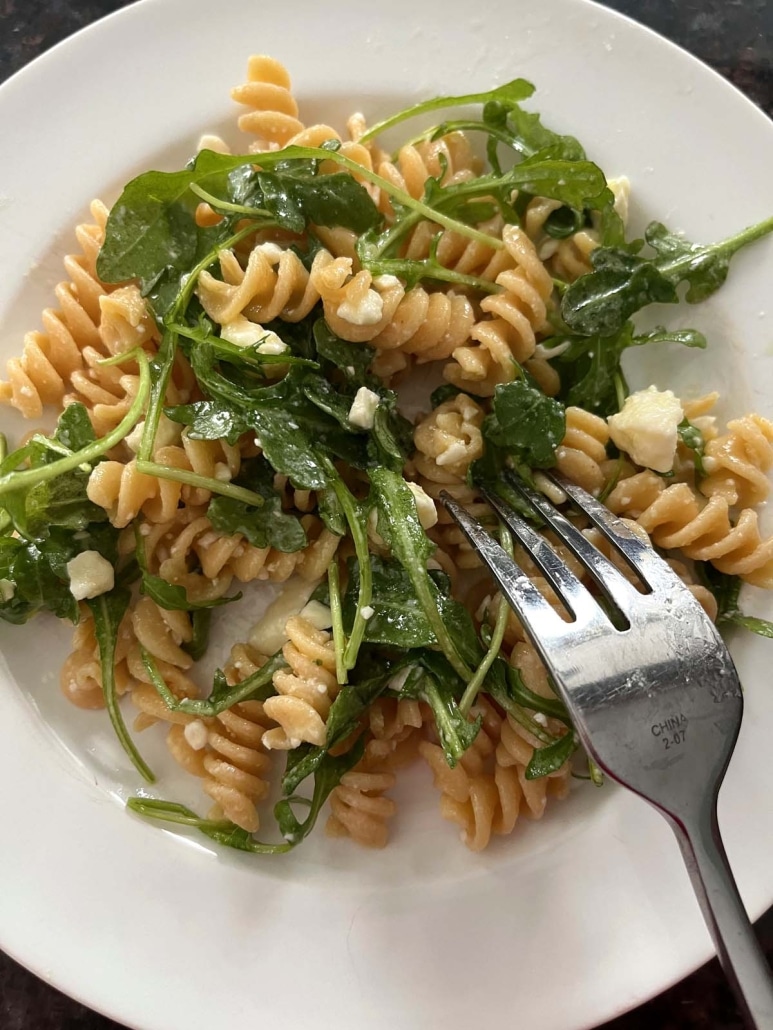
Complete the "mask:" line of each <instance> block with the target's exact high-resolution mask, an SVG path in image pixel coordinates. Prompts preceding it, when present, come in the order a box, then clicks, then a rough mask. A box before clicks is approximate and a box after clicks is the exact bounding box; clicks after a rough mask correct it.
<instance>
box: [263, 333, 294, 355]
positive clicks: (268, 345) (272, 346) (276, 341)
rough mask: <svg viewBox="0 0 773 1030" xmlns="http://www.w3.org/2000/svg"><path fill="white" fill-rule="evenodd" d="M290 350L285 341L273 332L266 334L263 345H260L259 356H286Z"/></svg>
mask: <svg viewBox="0 0 773 1030" xmlns="http://www.w3.org/2000/svg"><path fill="white" fill-rule="evenodd" d="M289 349H290V348H289V347H288V346H287V344H286V343H285V342H284V340H282V339H280V337H278V336H277V335H276V333H273V332H272V333H266V336H265V339H264V340H263V343H259V344H258V354H284V352H285V351H286V350H289Z"/></svg>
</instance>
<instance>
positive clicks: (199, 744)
mask: <svg viewBox="0 0 773 1030" xmlns="http://www.w3.org/2000/svg"><path fill="white" fill-rule="evenodd" d="M183 736H184V737H185V739H186V740H187V741H188V743H189V744H190V746H191V747H192V748H193V750H194V751H201V750H202V749H203V748H205V747H206V746H207V727H206V726H205V725H204V723H203V722H202V721H201V719H194V720H193V722H189V723H188V724H187V726H186V727H185V729H184V730H183Z"/></svg>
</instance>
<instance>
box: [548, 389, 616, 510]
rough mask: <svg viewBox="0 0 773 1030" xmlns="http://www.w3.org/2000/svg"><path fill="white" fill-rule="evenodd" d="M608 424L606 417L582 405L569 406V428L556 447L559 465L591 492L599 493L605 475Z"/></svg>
mask: <svg viewBox="0 0 773 1030" xmlns="http://www.w3.org/2000/svg"><path fill="white" fill-rule="evenodd" d="M608 442H609V428H608V426H607V423H606V421H605V420H604V419H603V418H599V416H598V415H594V414H592V413H591V412H589V411H584V410H583V409H582V408H577V407H574V406H570V407H568V408H567V409H566V431H565V433H564V438H563V440H562V441H561V443H560V444H559V446H558V447H557V448H556V468H557V469H558V471H559V472H562V473H563V474H564V475H565V476H566V477H567V478H568V479H571V480H572V482H573V483H576V484H577V485H578V486H581V487H582V488H583V489H584V490H587V491H588V493H591V494H593V495H594V496H598V494H599V493H600V492H601V490H602V489H603V487H604V483H605V479H606V475H605V471H604V469H603V464H604V462H606V460H607V443H608Z"/></svg>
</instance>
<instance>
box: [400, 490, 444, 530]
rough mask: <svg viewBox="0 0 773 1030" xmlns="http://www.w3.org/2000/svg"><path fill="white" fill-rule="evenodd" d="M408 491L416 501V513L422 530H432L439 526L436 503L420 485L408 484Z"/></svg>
mask: <svg viewBox="0 0 773 1030" xmlns="http://www.w3.org/2000/svg"><path fill="white" fill-rule="evenodd" d="M407 486H408V489H409V490H410V491H411V493H412V494H413V499H414V501H416V511H417V513H418V516H419V522H420V523H421V528H422V529H432V527H433V526H434V525H436V524H437V508H436V507H435V502H434V501H433V500H432V498H431V497H430V496H429V494H428V493H427V492H426V491H425V490H424V488H423V487H421V486H419V484H418V483H408V484H407Z"/></svg>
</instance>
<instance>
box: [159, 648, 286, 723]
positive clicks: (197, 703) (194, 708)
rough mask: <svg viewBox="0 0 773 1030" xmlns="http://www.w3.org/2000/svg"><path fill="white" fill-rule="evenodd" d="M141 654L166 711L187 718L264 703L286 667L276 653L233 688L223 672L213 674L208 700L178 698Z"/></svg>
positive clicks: (207, 716)
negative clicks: (280, 672) (279, 671)
mask: <svg viewBox="0 0 773 1030" xmlns="http://www.w3.org/2000/svg"><path fill="white" fill-rule="evenodd" d="M140 655H141V658H142V664H143V665H144V666H145V671H146V672H147V674H148V676H149V677H150V682H151V683H152V684H153V686H154V688H155V689H156V691H157V692H158V695H159V697H160V698H161V700H162V701H163V702H164V704H165V705H166V707H167V708H168V709H169V711H170V712H185V714H186V715H197V716H199V718H202V719H205V718H209V717H212V716H215V715H219V714H220V713H221V712H224V711H225V710H226V709H227V708H231V707H233V705H235V704H238V703H239V702H240V701H265V700H266V699H267V698H269V697H273V695H274V694H275V693H276V691H275V690H274V673H275V672H276V671H277V670H278V669H283V668H284V667H285V666H286V665H287V662H285V660H284V657H283V656H282V652H281V651H278V652H277V653H276V654H275V655H273V656H272V657H271V658H269V660H268V661H267V662H266V663H265V665H262V666H261V667H260V669H258V670H257V671H256V672H253V674H252V675H251V676H248V677H247V679H245V680H242V682H241V683H235V684H234V685H233V686H231V685H230V684H229V683H228V681H227V679H226V677H225V673H224V672H223V670H222V669H218V670H217V671H216V672H215V676H214V683H213V687H212V693H211V694H210V695H209V697H208V698H191V697H182V698H178V697H176V696H175V695H174V694H173V693H172V691H171V690H170V689H169V687H168V686H167V685H166V682H165V680H164V677H163V676H162V675H161V673H160V672H159V671H158V666H157V665H156V662H155V659H154V658H153V656H152V655H151V654H149V653H148V652H147V651H146V650H145V648H144V647H143V648H141V649H140Z"/></svg>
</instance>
